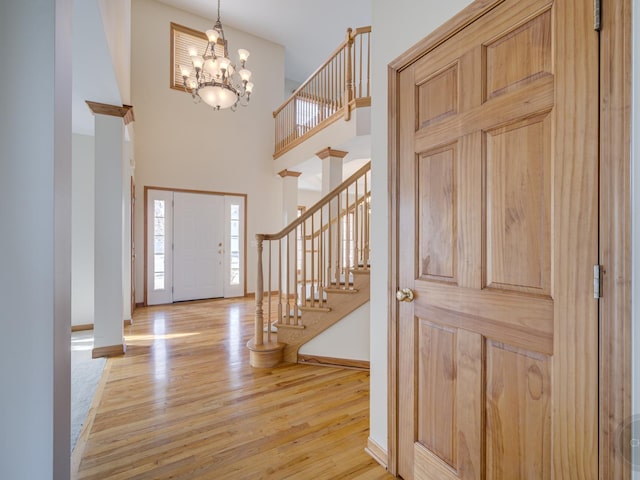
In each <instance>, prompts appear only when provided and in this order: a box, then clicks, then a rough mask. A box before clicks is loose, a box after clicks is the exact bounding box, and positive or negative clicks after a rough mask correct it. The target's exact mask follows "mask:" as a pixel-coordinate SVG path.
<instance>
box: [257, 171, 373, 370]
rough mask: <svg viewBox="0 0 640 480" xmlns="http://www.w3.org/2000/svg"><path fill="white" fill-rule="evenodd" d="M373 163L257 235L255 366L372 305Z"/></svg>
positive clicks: (292, 356) (289, 356) (293, 351)
mask: <svg viewBox="0 0 640 480" xmlns="http://www.w3.org/2000/svg"><path fill="white" fill-rule="evenodd" d="M370 188H371V164H370V163H367V164H366V165H364V166H363V167H362V168H361V169H360V170H358V171H357V172H356V173H354V174H353V175H352V176H351V177H349V178H348V179H347V180H345V181H344V182H343V183H342V184H340V185H339V186H338V187H336V188H335V189H334V190H333V191H331V192H330V193H329V194H327V195H326V196H325V197H324V198H322V199H321V200H320V201H319V202H318V203H316V204H315V205H314V206H313V207H311V208H310V209H308V210H307V211H306V212H305V213H304V214H302V215H301V216H300V217H299V218H298V219H296V220H295V221H294V222H292V223H291V224H290V225H288V226H287V227H285V228H284V229H283V230H282V231H280V232H278V233H276V234H258V235H256V239H257V248H258V268H257V279H256V280H257V281H256V317H255V331H254V337H253V338H252V339H251V340H250V341H249V343H248V344H247V347H248V348H249V350H250V361H251V365H252V366H253V367H273V366H275V365H277V364H279V363H281V362H282V361H285V362H292V363H297V361H298V350H299V348H300V347H301V346H302V345H303V344H305V343H306V342H308V341H309V340H311V339H312V338H314V337H315V336H317V335H318V334H320V333H321V332H323V331H325V330H326V329H328V328H329V327H330V326H332V325H334V324H335V323H337V322H339V321H340V320H341V319H343V318H344V317H345V316H346V315H348V314H349V313H351V312H353V311H354V310H356V309H357V308H358V307H360V306H362V305H364V304H365V303H366V302H368V301H369V271H370V270H369V253H370V248H369V223H370V215H371V213H370V206H369V205H370V203H369V202H370V199H371V189H370Z"/></svg>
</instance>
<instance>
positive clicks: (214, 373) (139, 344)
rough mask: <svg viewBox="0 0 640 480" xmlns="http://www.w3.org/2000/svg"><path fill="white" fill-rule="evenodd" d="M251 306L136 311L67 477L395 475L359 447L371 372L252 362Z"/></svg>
mask: <svg viewBox="0 0 640 480" xmlns="http://www.w3.org/2000/svg"><path fill="white" fill-rule="evenodd" d="M253 312H254V304H253V301H248V300H244V299H243V300H240V301H235V300H234V301H231V300H213V301H205V302H190V303H185V304H177V305H172V306H162V307H149V308H142V309H138V310H136V312H135V314H134V324H133V326H131V327H128V328H126V329H125V336H126V343H127V353H126V355H125V356H124V357H120V358H114V359H110V360H109V362H108V368H106V369H105V372H106V373H105V375H106V377H105V378H104V379H103V387H104V388H103V392H102V397H101V400H100V402H99V404H97V406H96V408H95V412H96V413H95V418H94V420H93V423H92V425H91V426H90V430H89V431H88V432H85V434H84V435H83V440H84V441H86V443H84V444H83V445H82V446H81V447H82V448H83V450H82V452H83V453H82V456H81V457H80V459H79V469H78V472H75V473H74V474H73V475H72V478H77V479H81V478H82V479H100V480H103V479H132V478H137V479H168V478H172V479H231V480H236V479H263V478H264V479H301V480H306V479H313V480H320V479H388V478H393V477H392V476H391V475H389V474H388V473H387V472H385V470H384V468H382V467H381V466H379V465H378V464H377V463H376V462H375V461H374V460H373V459H371V457H369V456H368V455H367V454H366V453H365V452H364V447H365V446H366V443H367V436H368V431H369V429H368V425H369V413H368V412H369V374H368V373H367V372H362V371H355V370H343V369H336V368H329V367H316V366H310V365H285V366H281V367H277V368H274V369H264V370H256V369H252V368H251V367H250V366H249V353H248V351H247V350H246V348H245V344H246V342H247V340H248V339H249V338H250V336H251V331H252V322H253ZM99 391H100V389H99Z"/></svg>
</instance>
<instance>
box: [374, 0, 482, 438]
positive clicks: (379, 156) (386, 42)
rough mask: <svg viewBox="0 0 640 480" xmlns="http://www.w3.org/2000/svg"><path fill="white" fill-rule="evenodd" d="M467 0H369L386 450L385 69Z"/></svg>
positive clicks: (381, 423)
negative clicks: (370, 11) (371, 11)
mask: <svg viewBox="0 0 640 480" xmlns="http://www.w3.org/2000/svg"><path fill="white" fill-rule="evenodd" d="M469 3H471V2H470V1H468V0H449V1H447V2H440V1H435V0H428V1H423V2H416V1H415V0H396V1H394V2H389V1H386V0H373V22H372V32H373V33H372V35H371V41H372V46H371V50H372V51H373V52H375V55H373V57H372V82H371V84H372V95H371V96H372V98H373V101H372V107H371V110H372V113H371V116H372V118H371V128H372V132H371V152H372V155H371V157H372V158H371V175H372V180H371V186H372V191H373V192H375V193H374V194H373V195H372V198H371V211H372V219H371V250H372V257H371V312H372V316H371V429H370V436H371V438H372V439H373V440H374V441H375V442H376V443H377V444H378V445H380V446H381V447H383V448H385V449H386V448H387V317H388V315H387V312H388V308H389V302H388V299H389V293H388V289H387V277H388V273H389V269H388V268H389V267H388V255H387V252H388V251H389V242H388V235H389V225H388V215H389V206H388V199H387V192H388V188H387V187H388V185H387V180H388V172H387V115H388V111H387V65H388V64H389V62H391V61H392V60H393V59H394V58H396V57H397V56H399V55H400V54H401V53H403V52H404V51H406V50H407V49H408V48H409V47H411V46H412V45H413V44H415V43H416V42H417V41H419V40H420V39H422V38H424V37H425V36H426V35H427V34H429V33H430V32H431V31H433V30H434V29H435V28H436V27H438V26H439V25H441V24H442V23H444V22H445V21H446V20H447V19H449V18H450V17H452V16H453V15H454V14H456V13H457V12H458V11H460V10H461V9H462V8H464V7H465V6H466V5H468V4H469Z"/></svg>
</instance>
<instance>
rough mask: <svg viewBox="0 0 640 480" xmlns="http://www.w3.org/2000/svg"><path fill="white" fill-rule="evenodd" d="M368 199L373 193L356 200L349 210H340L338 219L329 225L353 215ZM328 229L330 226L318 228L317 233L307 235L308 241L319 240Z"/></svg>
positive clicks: (331, 221)
mask: <svg viewBox="0 0 640 480" xmlns="http://www.w3.org/2000/svg"><path fill="white" fill-rule="evenodd" d="M368 198H371V193H365V194H364V195H363V196H362V197H360V198H359V199H356V201H355V203H354V204H353V205H349V208H343V209H342V210H340V212H339V213H338V217H337V218H334V219H332V220H330V221H329V223H330V224H333V223H335V222H337V221H339V220H340V219H342V218H344V216H345V215H349V214H351V213H353V212H354V211H355V210H356V208H358V207H359V206H360V205H362V204H363V203H365V202H366V201H367V199H368ZM328 228H329V225H323V226H321V227H320V228H318V229H317V230H316V231H315V232H313V233H311V234H307V236H306V237H305V238H306V239H307V240H309V239H311V238H317V237H318V235H320V234H321V233H323V232H325V231H326V230H327V229H328Z"/></svg>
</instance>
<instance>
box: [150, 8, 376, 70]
mask: <svg viewBox="0 0 640 480" xmlns="http://www.w3.org/2000/svg"><path fill="white" fill-rule="evenodd" d="M160 1H162V3H165V4H167V5H172V6H174V7H177V8H180V9H183V10H187V11H189V12H191V13H195V14H196V15H200V16H201V17H205V18H211V19H212V20H215V18H216V17H217V8H218V4H217V1H216V0H160ZM371 9H372V6H371V0H322V1H318V0H220V20H221V21H222V25H223V26H225V25H229V26H231V27H234V28H237V29H238V30H243V31H245V32H249V33H251V34H253V35H257V36H258V37H262V38H265V39H267V40H270V41H272V42H275V43H279V44H280V45H283V46H284V47H285V77H286V78H288V79H290V80H293V81H295V82H297V83H302V82H303V81H304V80H306V79H307V77H309V76H310V75H311V74H312V73H313V72H314V71H315V69H316V68H318V67H319V66H320V65H321V64H322V62H324V61H325V60H326V59H327V58H328V57H329V55H330V54H331V53H332V52H333V51H334V50H335V49H336V47H337V46H338V45H339V44H340V42H341V41H342V40H344V38H345V36H346V33H347V28H348V27H352V28H357V27H363V26H366V25H371ZM212 24H213V21H212Z"/></svg>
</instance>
